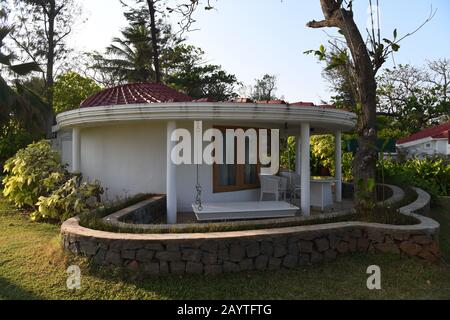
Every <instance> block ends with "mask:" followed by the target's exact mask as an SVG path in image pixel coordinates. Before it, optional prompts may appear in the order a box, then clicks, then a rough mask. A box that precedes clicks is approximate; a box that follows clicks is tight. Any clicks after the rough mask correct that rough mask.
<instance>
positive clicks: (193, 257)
mask: <svg viewBox="0 0 450 320" xmlns="http://www.w3.org/2000/svg"><path fill="white" fill-rule="evenodd" d="M182 259H183V260H184V261H192V262H199V261H200V260H201V259H202V252H201V251H200V250H198V249H184V250H183V255H182Z"/></svg>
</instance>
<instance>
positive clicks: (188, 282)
mask: <svg viewBox="0 0 450 320" xmlns="http://www.w3.org/2000/svg"><path fill="white" fill-rule="evenodd" d="M449 208H450V203H447V204H446V207H442V208H437V209H435V210H434V211H433V213H432V217H433V218H435V219H437V220H438V221H440V222H441V224H442V229H441V245H442V249H443V253H444V258H445V259H446V260H447V261H450V209H449ZM71 264H77V265H79V266H80V267H81V270H82V284H81V286H82V288H81V289H80V290H78V291H69V290H67V289H66V276H67V275H66V272H65V270H66V268H67V267H68V266H69V265H71ZM373 264H376V265H379V266H380V267H381V272H382V288H383V289H382V290H380V291H369V290H368V289H367V288H366V280H367V274H366V269H367V267H368V266H369V265H373ZM390 298H391V299H431V298H437V299H448V298H450V267H449V265H448V264H446V263H445V262H442V263H440V264H439V265H430V264H427V263H425V262H422V261H419V260H416V259H410V258H405V257H400V256H396V255H381V254H367V255H364V254H351V255H348V256H345V257H342V258H339V259H338V260H336V261H335V262H333V263H328V264H323V265H318V266H311V267H305V268H300V269H297V270H290V271H288V270H282V271H278V272H273V271H271V272H249V273H241V274H227V275H220V276H214V277H213V276H184V277H180V276H169V277H161V278H147V279H130V278H129V277H127V276H126V275H124V274H121V273H120V272H119V271H117V270H115V271H113V272H111V270H93V269H91V268H90V267H89V264H88V263H87V261H86V260H84V259H81V258H75V257H73V256H71V255H68V254H65V253H64V252H62V250H61V249H60V246H59V226H57V225H51V224H39V223H32V222H29V220H28V218H27V217H25V216H22V215H20V214H19V213H18V212H17V211H15V210H13V209H11V208H10V207H9V206H8V205H6V204H5V202H4V201H3V200H1V199H0V299H390Z"/></svg>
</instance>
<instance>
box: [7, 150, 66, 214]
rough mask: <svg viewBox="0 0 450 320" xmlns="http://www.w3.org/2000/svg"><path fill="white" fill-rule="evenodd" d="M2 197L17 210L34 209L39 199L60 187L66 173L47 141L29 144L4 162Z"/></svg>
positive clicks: (57, 155)
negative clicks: (10, 202) (17, 208)
mask: <svg viewBox="0 0 450 320" xmlns="http://www.w3.org/2000/svg"><path fill="white" fill-rule="evenodd" d="M4 172H5V174H6V176H5V178H4V179H3V185H4V190H3V195H4V196H5V197H7V198H8V199H9V200H11V201H12V202H13V203H14V204H15V205H16V206H17V207H19V208H29V209H36V203H37V201H38V199H39V197H40V196H47V195H49V194H51V193H52V192H53V191H54V190H56V189H57V188H58V187H59V186H60V185H62V184H63V183H64V182H65V181H66V180H67V176H68V173H67V171H66V170H65V168H64V167H63V166H62V164H61V161H60V159H59V154H58V153H57V152H56V151H54V150H53V149H52V148H51V146H50V144H49V143H48V142H47V141H40V142H37V143H33V144H30V145H29V146H28V147H26V148H25V149H22V150H19V151H18V152H17V153H16V155H15V156H14V157H12V158H10V159H9V160H7V161H6V163H5V166H4Z"/></svg>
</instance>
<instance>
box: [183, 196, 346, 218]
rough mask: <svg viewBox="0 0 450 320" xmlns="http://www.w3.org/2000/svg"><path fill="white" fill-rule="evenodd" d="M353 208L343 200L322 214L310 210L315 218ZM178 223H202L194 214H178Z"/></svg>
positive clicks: (319, 211) (316, 209)
mask: <svg viewBox="0 0 450 320" xmlns="http://www.w3.org/2000/svg"><path fill="white" fill-rule="evenodd" d="M267 202H270V201H262V204H265V203H267ZM288 205H289V204H288ZM295 205H297V206H299V204H295ZM353 208H354V205H353V200H351V199H343V200H342V202H340V203H337V202H335V203H333V205H331V206H328V207H326V208H325V209H324V211H323V212H322V211H321V210H320V209H318V208H314V207H312V208H311V216H315V215H320V214H323V213H325V214H327V213H329V214H331V213H335V212H340V211H348V210H351V209H353ZM301 215H302V214H301V212H300V210H298V211H297V212H296V213H295V215H291V216H301ZM241 220H246V218H245V217H244V218H242V219H241ZM178 223H202V221H198V220H197V218H196V216H195V213H194V212H178Z"/></svg>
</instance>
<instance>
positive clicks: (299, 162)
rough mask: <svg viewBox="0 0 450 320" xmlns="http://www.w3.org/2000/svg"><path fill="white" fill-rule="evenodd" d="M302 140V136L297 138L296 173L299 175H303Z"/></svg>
mask: <svg viewBox="0 0 450 320" xmlns="http://www.w3.org/2000/svg"><path fill="white" fill-rule="evenodd" d="M301 139H302V137H301V136H300V135H298V136H296V137H295V173H297V174H298V175H301V174H302V170H301V167H302V158H301V152H300V150H301V145H302V144H301Z"/></svg>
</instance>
